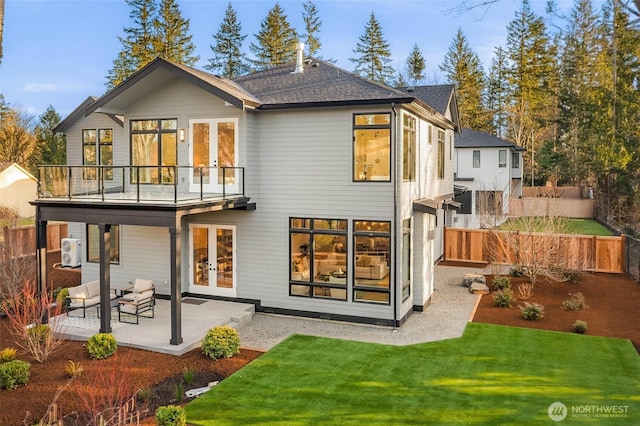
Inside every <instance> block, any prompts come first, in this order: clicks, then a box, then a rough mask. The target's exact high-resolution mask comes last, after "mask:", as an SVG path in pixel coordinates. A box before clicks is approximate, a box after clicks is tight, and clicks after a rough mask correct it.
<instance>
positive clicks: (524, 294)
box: [518, 283, 533, 300]
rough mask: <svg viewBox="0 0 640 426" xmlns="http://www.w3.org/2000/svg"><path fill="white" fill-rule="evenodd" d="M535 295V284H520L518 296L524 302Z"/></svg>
mask: <svg viewBox="0 0 640 426" xmlns="http://www.w3.org/2000/svg"><path fill="white" fill-rule="evenodd" d="M531 295H533V284H531V283H523V284H518V296H519V297H520V299H522V300H527V299H529V298H530V297H531Z"/></svg>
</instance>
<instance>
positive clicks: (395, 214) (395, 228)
mask: <svg viewBox="0 0 640 426" xmlns="http://www.w3.org/2000/svg"><path fill="white" fill-rule="evenodd" d="M391 111H392V115H393V120H391V122H392V123H393V124H392V126H393V127H392V130H393V132H392V134H393V142H394V148H395V149H394V150H393V151H392V152H393V153H395V155H393V159H392V160H393V161H391V164H392V165H393V167H394V176H395V182H394V185H393V186H394V187H395V188H394V190H393V235H392V237H393V239H392V241H393V246H394V247H395V248H394V250H393V256H391V259H392V261H393V276H394V285H393V331H394V332H395V331H398V327H399V325H400V324H399V323H400V321H399V320H398V280H397V274H398V268H397V256H398V208H399V207H398V191H399V190H400V188H401V187H400V182H401V181H400V179H399V178H398V170H399V168H398V126H397V119H398V114H397V112H396V103H395V102H391Z"/></svg>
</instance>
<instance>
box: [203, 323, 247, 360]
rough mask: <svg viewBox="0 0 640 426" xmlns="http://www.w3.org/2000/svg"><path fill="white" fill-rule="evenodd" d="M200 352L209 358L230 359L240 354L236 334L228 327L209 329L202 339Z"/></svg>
mask: <svg viewBox="0 0 640 426" xmlns="http://www.w3.org/2000/svg"><path fill="white" fill-rule="evenodd" d="M201 349H202V352H203V353H204V354H205V355H206V356H208V357H209V358H213V359H218V358H231V357H232V356H234V355H236V354H238V353H240V337H239V335H238V332H237V331H236V330H235V329H234V328H233V327H229V326H228V325H222V326H218V327H214V328H211V329H209V331H208V332H207V334H206V336H205V337H204V339H202V346H201Z"/></svg>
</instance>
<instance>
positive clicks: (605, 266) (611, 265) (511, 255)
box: [444, 228, 625, 273]
mask: <svg viewBox="0 0 640 426" xmlns="http://www.w3.org/2000/svg"><path fill="white" fill-rule="evenodd" d="M624 239H625V236H624V235H622V236H619V237H598V236H592V235H570V234H540V233H529V232H526V233H525V232H520V233H519V232H513V233H512V232H508V231H489V230H487V229H462V228H445V234H444V258H445V260H450V261H456V262H476V263H478V262H479V263H482V262H484V263H488V262H493V263H502V264H507V265H518V264H522V263H525V262H526V259H527V258H529V259H530V258H531V256H538V258H539V259H545V260H546V261H547V262H548V263H550V264H549V265H544V266H554V265H561V267H562V268H566V269H576V270H583V271H592V272H615V273H623V272H624V271H625V269H624V245H625V241H624ZM545 255H548V256H545Z"/></svg>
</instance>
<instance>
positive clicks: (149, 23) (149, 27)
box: [107, 0, 157, 88]
mask: <svg viewBox="0 0 640 426" xmlns="http://www.w3.org/2000/svg"><path fill="white" fill-rule="evenodd" d="M155 1H156V0H126V2H127V4H128V5H129V7H130V8H131V11H130V12H129V17H130V18H131V19H132V20H133V22H134V24H135V26H133V27H128V28H124V32H125V34H126V37H124V38H123V37H118V39H119V40H120V43H121V44H122V50H121V51H120V52H119V53H118V56H117V57H116V59H115V60H114V61H113V68H111V70H110V71H109V72H108V75H107V87H108V88H112V87H114V86H117V85H118V84H120V83H121V82H123V81H124V80H125V79H126V78H128V77H129V76H130V75H131V74H133V73H134V72H136V71H137V70H138V69H140V68H142V67H143V66H145V65H146V64H148V63H149V62H151V61H152V60H153V59H154V58H155V57H156V55H155V45H156V44H157V42H156V41H155V38H156V35H155V29H154V20H155V18H156V10H157V6H156V2H155Z"/></svg>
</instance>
